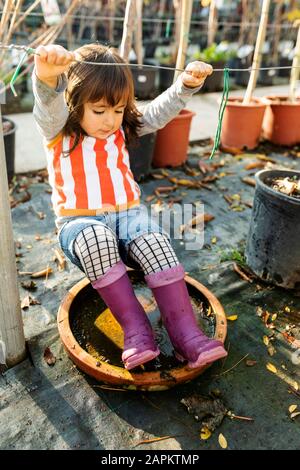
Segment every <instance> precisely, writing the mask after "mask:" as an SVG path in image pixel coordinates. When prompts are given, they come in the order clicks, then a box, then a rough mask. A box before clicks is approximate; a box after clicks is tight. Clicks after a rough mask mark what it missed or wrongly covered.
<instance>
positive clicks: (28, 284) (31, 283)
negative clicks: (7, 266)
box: [21, 281, 37, 290]
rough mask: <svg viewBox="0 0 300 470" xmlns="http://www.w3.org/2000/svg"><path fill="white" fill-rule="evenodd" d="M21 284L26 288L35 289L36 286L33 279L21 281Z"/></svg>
mask: <svg viewBox="0 0 300 470" xmlns="http://www.w3.org/2000/svg"><path fill="white" fill-rule="evenodd" d="M21 286H22V287H23V289H27V290H36V288H37V286H36V283H35V282H34V281H22V282H21Z"/></svg>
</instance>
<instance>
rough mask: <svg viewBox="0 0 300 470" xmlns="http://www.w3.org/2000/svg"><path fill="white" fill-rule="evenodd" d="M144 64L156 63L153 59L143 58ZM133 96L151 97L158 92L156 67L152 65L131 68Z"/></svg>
mask: <svg viewBox="0 0 300 470" xmlns="http://www.w3.org/2000/svg"><path fill="white" fill-rule="evenodd" d="M144 64H145V65H158V64H157V62H156V61H155V60H151V59H145V60H144ZM131 72H132V76H133V81H134V92H135V96H137V97H138V98H140V99H142V100H145V99H148V98H153V97H154V96H155V95H157V92H158V69H155V68H152V67H149V68H148V67H143V68H139V67H132V68H131Z"/></svg>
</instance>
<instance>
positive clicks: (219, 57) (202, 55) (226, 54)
mask: <svg viewBox="0 0 300 470" xmlns="http://www.w3.org/2000/svg"><path fill="white" fill-rule="evenodd" d="M236 55H237V51H236V50H235V49H232V48H230V46H229V45H228V44H227V43H220V44H219V45H217V44H216V43H213V44H212V45H211V46H209V47H207V48H206V49H203V50H202V51H201V52H198V53H196V54H194V56H193V59H195V60H201V61H203V62H207V63H212V62H219V61H223V62H227V61H228V60H229V59H232V58H234V57H236Z"/></svg>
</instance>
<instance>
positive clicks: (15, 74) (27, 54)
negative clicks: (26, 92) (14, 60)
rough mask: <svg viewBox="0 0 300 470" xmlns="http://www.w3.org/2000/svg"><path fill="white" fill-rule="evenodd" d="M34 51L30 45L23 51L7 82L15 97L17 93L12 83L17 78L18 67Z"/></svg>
mask: <svg viewBox="0 0 300 470" xmlns="http://www.w3.org/2000/svg"><path fill="white" fill-rule="evenodd" d="M34 53H35V49H32V48H31V47H28V49H26V51H25V52H24V54H23V55H22V57H21V60H20V62H19V63H18V65H17V68H16V70H15V71H14V74H13V76H12V77H11V80H10V82H9V86H10V89H11V91H12V92H13V94H14V96H15V97H17V96H18V94H17V92H16V90H15V87H14V83H15V81H16V80H17V78H18V75H19V72H20V68H21V67H22V65H23V63H24V62H25V60H26V59H27V57H28V56H29V55H30V54H34Z"/></svg>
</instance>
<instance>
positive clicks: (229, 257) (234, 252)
mask: <svg viewBox="0 0 300 470" xmlns="http://www.w3.org/2000/svg"><path fill="white" fill-rule="evenodd" d="M219 254H220V262H221V263H223V262H224V261H235V262H236V263H238V264H239V265H240V266H242V267H243V266H246V258H245V254H244V250H243V248H240V249H237V248H232V249H229V250H226V251H222V250H221V251H220V252H219Z"/></svg>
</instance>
